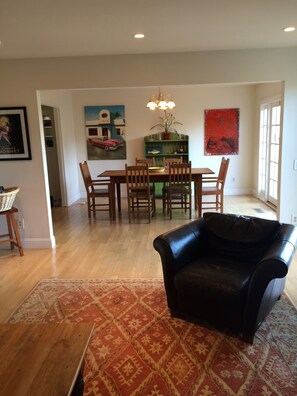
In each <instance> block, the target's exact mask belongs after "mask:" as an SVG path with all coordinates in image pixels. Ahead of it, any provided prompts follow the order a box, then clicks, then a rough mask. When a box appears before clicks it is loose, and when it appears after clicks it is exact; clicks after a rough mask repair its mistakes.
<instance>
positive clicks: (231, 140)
mask: <svg viewBox="0 0 297 396" xmlns="http://www.w3.org/2000/svg"><path fill="white" fill-rule="evenodd" d="M238 148H239V109H237V108H234V109H213V110H205V112H204V155H236V154H238Z"/></svg>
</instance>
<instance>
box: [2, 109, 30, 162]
mask: <svg viewBox="0 0 297 396" xmlns="http://www.w3.org/2000/svg"><path fill="white" fill-rule="evenodd" d="M30 159H31V149H30V140H29V131H28V121H27V112H26V107H0V160H2V161H9V160H13V161H14V160H30Z"/></svg>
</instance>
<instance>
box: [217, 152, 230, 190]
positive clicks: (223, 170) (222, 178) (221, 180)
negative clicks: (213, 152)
mask: <svg viewBox="0 0 297 396" xmlns="http://www.w3.org/2000/svg"><path fill="white" fill-rule="evenodd" d="M229 162H230V159H229V158H225V157H223V158H222V161H221V166H220V170H219V174H218V180H217V187H218V188H220V189H221V190H223V189H224V187H225V182H226V177H227V172H228V167H229Z"/></svg>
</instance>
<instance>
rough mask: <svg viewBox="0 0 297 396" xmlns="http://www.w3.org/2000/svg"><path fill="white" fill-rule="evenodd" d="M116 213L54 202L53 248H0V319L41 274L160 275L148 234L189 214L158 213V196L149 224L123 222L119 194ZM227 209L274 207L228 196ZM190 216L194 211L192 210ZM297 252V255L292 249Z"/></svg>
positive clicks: (295, 272)
mask: <svg viewBox="0 0 297 396" xmlns="http://www.w3.org/2000/svg"><path fill="white" fill-rule="evenodd" d="M122 206H123V212H122V215H121V218H117V220H116V221H110V220H109V216H108V212H106V213H105V212H100V213H99V214H98V215H97V218H96V219H95V220H94V219H90V220H89V219H88V216H87V206H86V205H85V204H84V202H83V201H80V202H77V203H75V204H74V205H72V206H71V207H69V208H54V209H53V221H54V232H55V236H56V243H57V246H56V249H54V250H51V249H25V251H24V252H25V255H24V256H23V257H20V256H19V254H18V251H17V250H14V251H11V250H9V246H8V245H2V249H1V250H0V307H1V309H0V321H2V322H3V321H5V320H6V319H7V317H8V316H9V315H10V314H11V312H12V311H13V310H14V309H15V308H16V307H17V305H18V304H19V303H20V302H21V301H22V300H23V299H24V297H25V296H26V295H27V294H28V293H29V292H30V290H31V289H32V288H33V287H34V286H35V285H36V283H37V282H38V281H39V280H40V279H45V278H61V279H86V278H88V279H91V278H93V279H99V278H162V268H161V263H160V259H159V255H158V253H157V252H156V251H155V250H154V249H153V246H152V242H153V239H154V238H155V237H156V236H157V235H159V234H161V233H163V232H166V231H168V230H170V229H173V228H175V227H178V226H180V225H182V224H185V223H187V222H189V220H188V215H186V214H184V213H183V212H181V211H174V213H173V220H169V217H167V216H163V213H162V208H161V206H162V203H161V200H157V214H156V217H155V218H154V219H153V220H152V222H151V223H150V224H148V223H147V220H146V218H143V219H139V220H137V219H136V220H135V221H134V222H132V223H131V224H129V222H128V214H127V212H126V211H125V208H126V206H127V203H126V201H124V200H123V205H122ZM225 211H226V213H240V214H247V215H253V216H258V217H264V218H270V219H274V218H275V213H274V212H273V211H272V210H271V209H270V208H268V207H267V206H266V205H264V204H263V203H261V202H260V201H259V200H257V199H255V198H253V197H251V196H227V197H226V198H225ZM193 218H195V212H194V211H193ZM296 256H297V255H296ZM296 256H295V258H294V262H293V263H292V265H291V267H290V271H289V274H288V276H287V286H286V291H287V294H288V295H289V297H290V298H291V300H292V301H293V302H294V303H295V305H297V268H296V267H297V266H296V261H297V260H296Z"/></svg>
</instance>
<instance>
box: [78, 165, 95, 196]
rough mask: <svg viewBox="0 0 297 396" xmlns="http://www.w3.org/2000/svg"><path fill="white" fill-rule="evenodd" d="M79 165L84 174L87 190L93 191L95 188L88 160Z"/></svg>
mask: <svg viewBox="0 0 297 396" xmlns="http://www.w3.org/2000/svg"><path fill="white" fill-rule="evenodd" d="M79 167H80V170H81V174H82V177H83V181H84V185H85V188H86V190H87V192H89V191H90V190H91V191H92V190H93V185H92V184H93V182H92V177H91V174H90V170H89V166H88V163H87V161H84V162H80V163H79Z"/></svg>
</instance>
